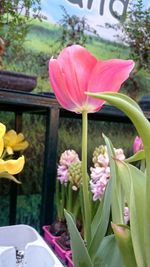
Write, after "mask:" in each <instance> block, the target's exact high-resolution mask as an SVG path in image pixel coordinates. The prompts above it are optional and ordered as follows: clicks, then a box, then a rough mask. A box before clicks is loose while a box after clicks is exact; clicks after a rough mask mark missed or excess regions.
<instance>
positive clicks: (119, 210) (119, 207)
mask: <svg viewBox="0 0 150 267" xmlns="http://www.w3.org/2000/svg"><path fill="white" fill-rule="evenodd" d="M103 137H104V140H105V143H106V145H107V150H108V156H109V164H110V173H111V179H112V203H111V210H112V219H113V222H116V223H124V218H123V211H124V205H125V201H124V196H123V191H122V186H121V182H120V179H117V169H116V163H115V160H114V159H115V152H114V148H113V145H112V143H111V141H110V139H109V138H108V137H106V136H105V135H104V134H103Z"/></svg>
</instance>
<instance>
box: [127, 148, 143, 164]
mask: <svg viewBox="0 0 150 267" xmlns="http://www.w3.org/2000/svg"><path fill="white" fill-rule="evenodd" d="M143 159H145V153H144V150H139V151H138V152H137V153H136V154H134V155H133V156H131V157H129V158H127V159H125V162H128V163H132V162H135V161H138V160H143Z"/></svg>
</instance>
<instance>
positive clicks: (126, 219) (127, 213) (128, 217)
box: [124, 207, 130, 224]
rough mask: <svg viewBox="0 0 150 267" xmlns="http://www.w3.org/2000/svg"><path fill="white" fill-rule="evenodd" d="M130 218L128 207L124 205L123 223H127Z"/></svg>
mask: <svg viewBox="0 0 150 267" xmlns="http://www.w3.org/2000/svg"><path fill="white" fill-rule="evenodd" d="M129 220H130V213H129V208H128V207H124V223H125V224H127V223H128V222H129Z"/></svg>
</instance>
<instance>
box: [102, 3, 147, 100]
mask: <svg viewBox="0 0 150 267" xmlns="http://www.w3.org/2000/svg"><path fill="white" fill-rule="evenodd" d="M106 27H107V28H113V29H115V30H120V31H121V33H122V34H121V35H120V34H119V35H116V36H117V37H118V40H121V41H123V42H124V43H125V44H127V45H128V46H129V48H130V55H129V56H130V58H133V59H134V60H135V62H136V66H135V68H134V71H133V72H132V75H130V80H131V82H132V94H133V95H132V96H133V98H136V97H137V94H138V92H139V85H138V83H137V81H136V79H135V76H136V74H137V73H138V72H139V71H140V70H141V69H142V68H143V69H146V70H147V71H148V72H149V71H150V8H147V9H146V8H144V5H143V1H142V0H135V1H133V2H131V4H130V6H129V10H128V11H127V13H126V18H125V20H124V21H122V22H121V21H120V22H119V23H118V24H114V25H111V24H109V23H106Z"/></svg>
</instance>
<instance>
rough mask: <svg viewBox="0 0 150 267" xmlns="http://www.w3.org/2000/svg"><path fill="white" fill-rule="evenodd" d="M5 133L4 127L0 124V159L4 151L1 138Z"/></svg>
mask: <svg viewBox="0 0 150 267" xmlns="http://www.w3.org/2000/svg"><path fill="white" fill-rule="evenodd" d="M5 132H6V126H5V125H4V124H3V123H1V122H0V157H1V155H2V153H3V150H4V140H3V137H4V134H5Z"/></svg>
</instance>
